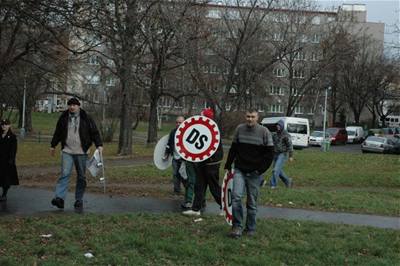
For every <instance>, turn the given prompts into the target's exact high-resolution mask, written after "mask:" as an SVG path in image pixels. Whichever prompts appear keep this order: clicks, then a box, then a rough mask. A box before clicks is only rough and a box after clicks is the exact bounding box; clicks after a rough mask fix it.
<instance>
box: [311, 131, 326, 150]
mask: <svg viewBox="0 0 400 266" xmlns="http://www.w3.org/2000/svg"><path fill="white" fill-rule="evenodd" d="M323 136H324V132H323V131H313V133H311V135H310V138H309V139H308V144H309V145H311V146H322V141H323V140H324V138H323ZM325 139H327V140H329V142H330V141H331V138H330V135H329V133H328V132H325Z"/></svg>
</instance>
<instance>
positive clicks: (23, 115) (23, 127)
mask: <svg viewBox="0 0 400 266" xmlns="http://www.w3.org/2000/svg"><path fill="white" fill-rule="evenodd" d="M25 108H26V76H25V77H24V96H23V99H22V123H21V130H20V132H19V134H20V137H21V138H25Z"/></svg>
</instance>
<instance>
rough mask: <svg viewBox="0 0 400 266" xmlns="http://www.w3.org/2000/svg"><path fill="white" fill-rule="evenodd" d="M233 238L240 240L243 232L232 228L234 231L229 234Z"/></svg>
mask: <svg viewBox="0 0 400 266" xmlns="http://www.w3.org/2000/svg"><path fill="white" fill-rule="evenodd" d="M229 236H230V237H232V238H240V237H241V236H242V230H241V229H240V227H232V231H231V232H230V233H229Z"/></svg>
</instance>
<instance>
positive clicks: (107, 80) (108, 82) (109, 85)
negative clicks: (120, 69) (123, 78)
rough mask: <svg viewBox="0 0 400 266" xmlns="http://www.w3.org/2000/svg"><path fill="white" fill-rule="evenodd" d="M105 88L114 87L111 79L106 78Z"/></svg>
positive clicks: (113, 80)
mask: <svg viewBox="0 0 400 266" xmlns="http://www.w3.org/2000/svg"><path fill="white" fill-rule="evenodd" d="M106 86H108V87H113V86H115V79H113V78H112V77H108V78H107V79H106Z"/></svg>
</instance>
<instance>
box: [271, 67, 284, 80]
mask: <svg viewBox="0 0 400 266" xmlns="http://www.w3.org/2000/svg"><path fill="white" fill-rule="evenodd" d="M273 73H274V75H275V76H276V77H278V78H282V77H284V76H285V69H284V68H275V69H274V72H273Z"/></svg>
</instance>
